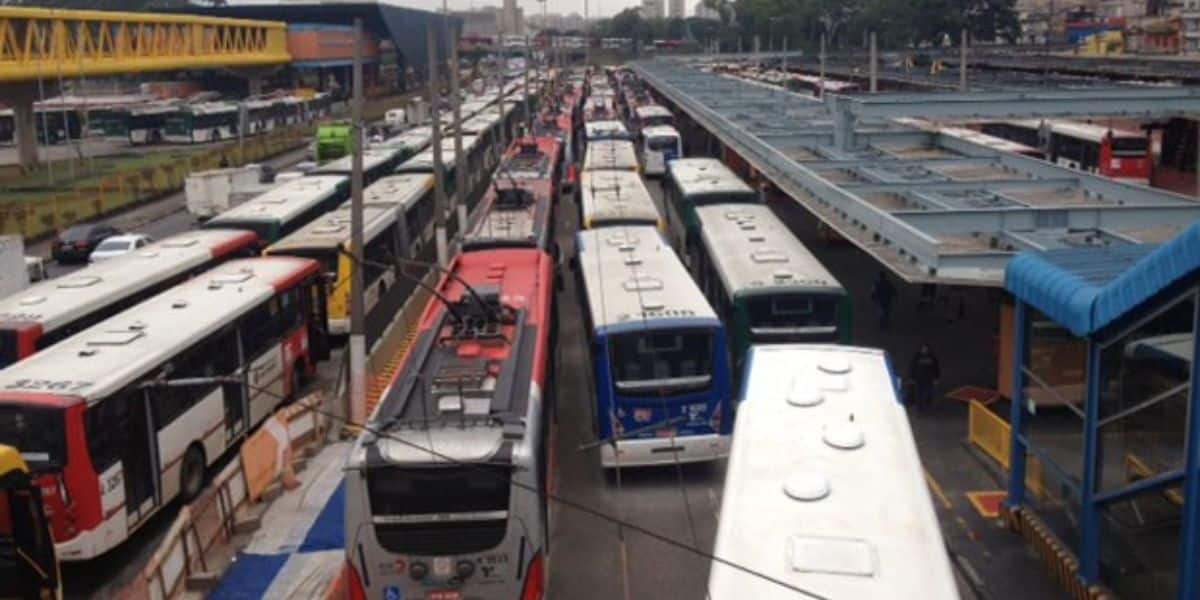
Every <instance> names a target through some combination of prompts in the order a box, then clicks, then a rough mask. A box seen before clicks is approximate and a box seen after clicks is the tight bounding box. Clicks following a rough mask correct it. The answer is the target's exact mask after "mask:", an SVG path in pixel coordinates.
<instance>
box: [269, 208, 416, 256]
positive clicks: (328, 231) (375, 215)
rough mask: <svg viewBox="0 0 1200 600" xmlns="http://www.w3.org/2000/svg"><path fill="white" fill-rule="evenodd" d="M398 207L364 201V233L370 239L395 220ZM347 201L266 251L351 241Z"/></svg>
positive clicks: (320, 246) (286, 250) (273, 252)
mask: <svg viewBox="0 0 1200 600" xmlns="http://www.w3.org/2000/svg"><path fill="white" fill-rule="evenodd" d="M397 211H398V209H397V207H396V205H394V204H365V203H364V205H363V236H364V239H365V240H367V241H370V240H371V239H373V238H374V237H375V236H376V235H378V234H379V232H381V231H383V230H385V229H386V228H387V227H388V226H389V225H391V224H392V223H395V222H396V213H397ZM350 219H351V216H350V203H349V202H346V203H344V204H342V205H341V206H339V207H337V208H335V209H334V210H331V211H329V212H327V213H325V214H323V215H321V216H320V217H317V219H316V220H314V221H312V222H311V223H309V224H307V225H305V226H304V227H301V228H300V229H297V230H296V231H293V232H292V233H291V234H290V235H288V236H287V237H284V238H283V239H281V240H279V241H278V242H275V243H274V244H271V245H270V246H268V247H267V250H266V252H267V253H268V254H287V252H288V250H295V249H299V248H321V249H325V248H334V247H337V246H340V245H342V244H345V245H347V246H349V245H350Z"/></svg>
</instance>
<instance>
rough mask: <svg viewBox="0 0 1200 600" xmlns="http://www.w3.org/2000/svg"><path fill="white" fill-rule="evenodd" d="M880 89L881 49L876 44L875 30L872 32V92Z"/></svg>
mask: <svg viewBox="0 0 1200 600" xmlns="http://www.w3.org/2000/svg"><path fill="white" fill-rule="evenodd" d="M878 91H879V49H878V47H877V46H876V38H875V32H874V31H872V32H871V93H872V94H874V93H876V92H878Z"/></svg>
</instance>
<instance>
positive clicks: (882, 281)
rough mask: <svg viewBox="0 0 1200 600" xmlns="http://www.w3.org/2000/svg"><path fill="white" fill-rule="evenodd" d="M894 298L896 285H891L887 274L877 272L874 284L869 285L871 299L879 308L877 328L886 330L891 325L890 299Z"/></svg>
mask: <svg viewBox="0 0 1200 600" xmlns="http://www.w3.org/2000/svg"><path fill="white" fill-rule="evenodd" d="M895 299H896V286H894V285H892V282H891V280H890V279H888V276H887V274H885V273H884V272H883V271H880V272H879V276H878V277H876V278H875V284H874V285H872V286H871V301H873V302H874V303H875V307H876V308H877V309H879V329H880V330H881V331H887V330H888V327H890V326H891V316H892V301H893V300H895Z"/></svg>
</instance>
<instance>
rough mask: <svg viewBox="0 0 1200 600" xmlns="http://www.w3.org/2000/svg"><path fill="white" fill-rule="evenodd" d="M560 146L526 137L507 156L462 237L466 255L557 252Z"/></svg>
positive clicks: (546, 140)
mask: <svg viewBox="0 0 1200 600" xmlns="http://www.w3.org/2000/svg"><path fill="white" fill-rule="evenodd" d="M561 148H562V144H560V143H559V141H558V140H557V139H555V138H553V137H548V136H545V137H542V136H539V137H524V138H519V139H516V140H514V141H513V143H512V144H511V145H510V146H509V148H508V151H507V152H505V154H504V159H503V162H502V163H501V165H500V168H499V169H497V171H496V174H495V177H494V179H493V180H492V185H491V187H489V188H488V189H487V191H486V192H484V194H483V198H482V199H481V200H480V201H479V206H478V207H477V208H476V209H475V213H474V215H472V221H471V223H470V225H469V226H468V228H467V231H466V233H465V235H464V236H463V242H462V248H463V251H464V252H465V251H471V250H480V249H486V248H505V247H507V248H538V249H541V250H545V251H547V252H551V253H552V254H553V253H555V252H556V250H555V249H554V200H555V198H557V197H558V184H559V180H560V178H561V166H562V165H561V161H560V158H561V153H560V150H561Z"/></svg>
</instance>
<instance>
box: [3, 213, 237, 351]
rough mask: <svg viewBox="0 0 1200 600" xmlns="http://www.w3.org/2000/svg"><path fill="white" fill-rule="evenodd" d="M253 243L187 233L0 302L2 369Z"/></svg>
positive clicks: (232, 233)
mask: <svg viewBox="0 0 1200 600" xmlns="http://www.w3.org/2000/svg"><path fill="white" fill-rule="evenodd" d="M257 244H258V238H257V236H255V235H254V233H253V232H249V231H238V230H230V229H213V230H207V231H189V232H185V233H180V234H178V235H174V236H171V237H168V238H166V239H164V240H160V241H158V242H154V243H152V244H150V245H149V246H146V247H144V248H140V249H138V250H136V251H134V252H130V253H128V254H125V255H123V256H119V257H116V258H113V259H111V260H106V261H103V262H99V263H93V264H90V265H88V266H86V267H84V268H82V269H79V270H78V271H75V272H73V273H71V274H69V275H63V276H61V277H58V278H56V279H52V280H46V281H41V282H38V283H35V284H34V285H32V286H30V287H28V288H26V289H25V290H23V291H22V292H20V293H17V294H13V295H11V296H7V297H5V298H3V299H0V368H3V367H7V366H9V365H11V364H13V363H15V362H17V361H18V360H20V359H23V358H26V357H29V356H32V355H33V354H34V353H36V352H39V351H40V350H42V349H44V348H47V347H49V346H51V345H53V344H55V343H57V342H58V341H60V340H63V339H65V338H67V337H70V336H72V335H74V334H75V333H77V332H79V331H82V330H83V329H86V328H88V327H91V326H92V325H94V324H95V323H98V322H100V321H102V320H104V319H107V318H108V317H111V316H112V315H114V314H116V313H117V312H119V311H120V310H122V309H124V308H127V307H129V306H131V305H133V304H136V303H137V302H140V301H142V300H144V299H146V298H149V297H150V296H152V295H154V294H157V293H159V292H161V291H163V290H165V289H167V288H169V287H171V286H173V285H175V284H177V283H179V282H180V281H183V280H184V279H187V278H188V277H191V276H193V275H196V274H197V273H200V272H203V271H206V270H208V269H210V268H212V267H213V266H216V265H218V264H220V263H221V262H224V261H226V260H229V259H231V258H235V257H243V256H250V255H252V254H253V253H254V252H255V251H256V250H257Z"/></svg>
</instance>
